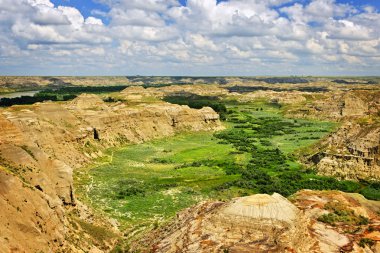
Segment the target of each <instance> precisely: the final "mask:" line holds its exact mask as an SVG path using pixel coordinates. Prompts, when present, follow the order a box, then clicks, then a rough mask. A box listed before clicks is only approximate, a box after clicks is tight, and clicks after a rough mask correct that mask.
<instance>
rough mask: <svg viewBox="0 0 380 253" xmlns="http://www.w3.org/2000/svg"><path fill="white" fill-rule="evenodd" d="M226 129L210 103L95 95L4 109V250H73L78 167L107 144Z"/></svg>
mask: <svg viewBox="0 0 380 253" xmlns="http://www.w3.org/2000/svg"><path fill="white" fill-rule="evenodd" d="M221 128H222V126H221V124H220V121H219V116H218V114H217V113H215V112H214V111H213V110H212V109H211V108H203V109H201V110H194V109H190V108H189V107H187V106H178V105H172V104H166V103H160V104H154V105H146V104H140V105H137V106H135V107H133V108H131V107H128V106H126V105H125V104H122V103H114V104H106V103H104V102H103V101H102V100H101V99H100V98H99V97H97V96H95V95H81V96H79V97H78V98H76V99H75V100H73V101H71V102H70V103H62V104H59V103H52V102H46V103H40V104H35V105H33V106H16V107H11V108H8V109H7V110H2V111H0V130H1V135H0V166H1V169H0V186H1V187H0V201H1V206H2V208H3V207H4V208H3V209H4V210H6V211H5V212H3V213H1V214H0V215H1V217H3V219H0V235H1V239H0V240H1V243H0V244H1V246H0V247H3V248H0V249H1V250H0V251H1V252H11V251H12V250H13V251H16V252H37V251H38V250H41V249H42V250H44V249H46V252H48V251H51V252H58V251H57V250H56V249H58V248H62V247H63V248H64V247H66V249H68V248H74V249H75V248H76V246H73V245H72V244H70V242H68V241H67V240H65V235H66V232H67V231H66V230H68V221H67V220H66V217H65V215H64V213H65V212H64V209H68V208H70V206H74V205H75V204H76V200H75V196H74V191H73V179H72V173H73V169H75V168H77V167H80V166H83V165H85V164H86V163H88V162H90V161H91V159H93V158H96V157H99V156H101V155H102V151H103V150H105V149H106V148H109V147H112V146H117V145H121V144H125V143H139V142H143V141H147V140H150V139H153V138H158V137H165V136H170V135H174V134H175V133H179V132H182V131H206V130H217V129H221ZM3 209H2V210H3ZM12 217H13V218H12ZM15 231H17V232H15ZM25 238H30V239H32V238H34V242H32V241H31V240H29V239H28V240H26V239H25ZM41 245H44V246H43V247H42V246H41ZM3 249H4V250H3ZM77 249H78V251H79V252H80V250H79V249H80V248H77ZM13 251H12V252H13Z"/></svg>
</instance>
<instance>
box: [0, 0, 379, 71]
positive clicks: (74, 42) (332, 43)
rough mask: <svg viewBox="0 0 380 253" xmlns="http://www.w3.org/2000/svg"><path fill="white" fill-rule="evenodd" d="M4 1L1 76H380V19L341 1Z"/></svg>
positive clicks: (1, 0) (0, 33) (0, 13)
mask: <svg viewBox="0 0 380 253" xmlns="http://www.w3.org/2000/svg"><path fill="white" fill-rule="evenodd" d="M97 2H98V4H99V3H100V4H103V5H104V6H107V11H104V10H98V9H94V10H92V11H91V15H92V16H87V17H84V15H83V14H82V13H81V12H80V11H79V9H78V8H75V7H69V6H57V5H54V4H53V3H52V2H51V1H50V0H16V1H13V0H0V59H1V61H0V74H2V75H7V74H15V75H132V74H141V75H380V13H379V11H378V10H376V9H375V8H374V7H371V6H354V5H352V4H340V3H337V2H335V1H334V0H311V1H296V0H229V1H223V2H217V1H216V0H187V3H186V5H182V4H180V3H179V2H178V1H177V0H146V1H141V0H97Z"/></svg>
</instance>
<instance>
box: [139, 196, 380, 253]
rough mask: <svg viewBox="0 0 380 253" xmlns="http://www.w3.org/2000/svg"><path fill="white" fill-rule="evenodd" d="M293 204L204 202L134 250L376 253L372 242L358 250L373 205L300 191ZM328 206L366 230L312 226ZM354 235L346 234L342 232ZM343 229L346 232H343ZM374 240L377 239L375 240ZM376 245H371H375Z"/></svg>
mask: <svg viewBox="0 0 380 253" xmlns="http://www.w3.org/2000/svg"><path fill="white" fill-rule="evenodd" d="M292 201H293V203H291V202H289V201H288V200H287V199H285V198H283V197H282V196H280V195H279V194H276V193H275V194H273V195H271V196H269V195H265V194H257V195H253V196H249V197H243V198H238V199H234V200H232V201H231V202H228V203H224V202H204V203H201V204H199V205H197V206H195V207H192V208H189V209H186V210H185V211H183V212H181V213H180V214H179V215H177V218H176V220H175V221H174V222H172V223H171V224H169V225H167V226H165V227H163V228H161V229H159V230H157V231H154V232H153V233H152V234H151V235H150V236H149V237H147V238H145V239H144V240H142V241H141V242H140V245H150V247H148V248H147V247H145V248H144V247H143V246H137V248H139V249H140V250H142V251H143V252H231V253H232V252H236V253H237V252H239V253H240V252H324V253H326V252H378V247H379V246H380V244H379V243H377V244H376V242H375V243H374V244H373V245H371V247H369V246H365V245H364V246H363V247H364V248H361V247H360V246H358V243H359V242H360V240H361V239H363V238H372V239H374V238H375V234H376V233H375V232H372V234H371V233H369V232H366V231H368V228H369V226H371V225H378V222H379V216H378V213H377V212H378V210H379V207H380V206H379V204H378V203H377V202H371V201H368V200H366V199H364V198H362V197H360V196H357V195H353V196H351V195H349V194H345V193H341V192H316V191H301V192H299V193H297V194H296V195H295V196H294V197H293V200H292ZM331 203H339V207H340V208H343V209H344V210H348V211H347V212H350V211H352V213H351V214H352V217H357V216H359V215H362V217H365V218H363V219H368V220H369V225H368V224H367V225H357V224H351V223H349V224H348V223H345V224H344V223H337V224H334V226H331V225H328V224H326V223H323V222H320V221H317V219H318V218H319V217H320V216H321V215H323V214H327V213H330V212H332V211H331V210H330V209H329V206H331V205H332V204H331ZM351 228H352V229H356V230H357V231H356V232H355V233H356V234H350V233H349V232H348V231H347V229H351ZM344 229H346V231H345V230H344ZM378 239H380V238H378ZM378 239H377V240H378Z"/></svg>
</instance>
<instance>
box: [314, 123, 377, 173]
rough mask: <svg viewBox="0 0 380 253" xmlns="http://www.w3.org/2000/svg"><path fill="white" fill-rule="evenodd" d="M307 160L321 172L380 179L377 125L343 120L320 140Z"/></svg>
mask: <svg viewBox="0 0 380 253" xmlns="http://www.w3.org/2000/svg"><path fill="white" fill-rule="evenodd" d="M310 160H311V161H312V162H313V163H314V164H315V165H316V166H317V169H318V171H319V173H321V174H324V175H330V176H334V177H337V178H341V179H354V180H359V179H367V180H368V179H369V180H380V126H379V125H378V124H370V125H359V124H357V123H346V124H344V125H343V126H342V127H341V128H339V130H338V131H337V132H336V133H334V134H332V135H330V136H329V137H328V138H327V139H326V140H324V141H323V142H322V145H321V148H320V150H319V152H318V153H317V154H315V155H313V156H312V157H311V158H310Z"/></svg>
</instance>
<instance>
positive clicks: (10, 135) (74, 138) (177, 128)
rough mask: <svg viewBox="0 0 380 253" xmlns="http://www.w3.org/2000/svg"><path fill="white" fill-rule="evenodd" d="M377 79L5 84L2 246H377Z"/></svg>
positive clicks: (0, 149) (1, 83) (0, 83)
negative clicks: (15, 95) (28, 93)
mask: <svg viewBox="0 0 380 253" xmlns="http://www.w3.org/2000/svg"><path fill="white" fill-rule="evenodd" d="M379 82H380V80H379V78H375V77H368V78H359V77H350V78H347V77H342V78H328V77H323V78H322V77H307V78H298V77H283V78H279V77H277V78H268V77H252V78H250V77H199V78H195V77H140V76H135V77H78V78H77V77H1V78H0V92H4V93H5V92H16V91H36V92H37V93H36V94H35V95H34V97H22V98H13V99H8V100H4V99H1V100H0V104H1V108H0V132H1V134H0V205H1V207H2V208H1V212H0V252H91V253H96V252H380V160H379V159H380V84H379ZM0 98H1V95H0Z"/></svg>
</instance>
